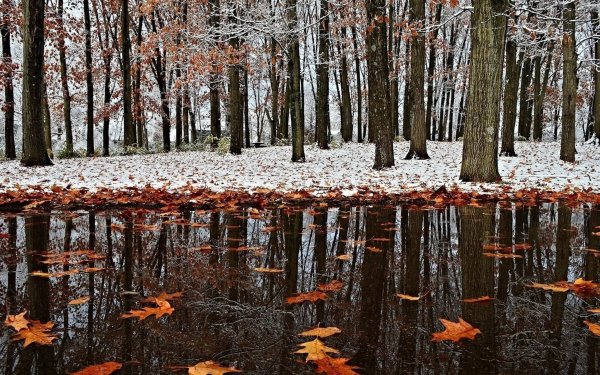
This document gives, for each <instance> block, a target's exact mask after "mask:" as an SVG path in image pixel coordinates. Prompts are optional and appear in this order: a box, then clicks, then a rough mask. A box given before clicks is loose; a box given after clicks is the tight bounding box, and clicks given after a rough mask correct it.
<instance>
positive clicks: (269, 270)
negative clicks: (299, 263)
mask: <svg viewBox="0 0 600 375" xmlns="http://www.w3.org/2000/svg"><path fill="white" fill-rule="evenodd" d="M254 271H256V272H261V273H283V270H282V269H280V268H264V267H258V268H255V269H254Z"/></svg>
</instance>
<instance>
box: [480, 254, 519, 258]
mask: <svg viewBox="0 0 600 375" xmlns="http://www.w3.org/2000/svg"><path fill="white" fill-rule="evenodd" d="M483 255H485V256H486V257H492V258H501V259H502V258H506V259H512V258H523V257H522V256H521V255H518V254H502V253H483Z"/></svg>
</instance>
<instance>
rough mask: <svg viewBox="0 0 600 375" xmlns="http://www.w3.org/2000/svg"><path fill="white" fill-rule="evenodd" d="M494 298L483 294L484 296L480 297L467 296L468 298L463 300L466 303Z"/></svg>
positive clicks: (487, 300)
mask: <svg viewBox="0 0 600 375" xmlns="http://www.w3.org/2000/svg"><path fill="white" fill-rule="evenodd" d="M493 299H494V298H491V297H490V296H483V297H479V298H467V299H463V300H462V301H463V302H465V303H477V302H489V301H491V300H493Z"/></svg>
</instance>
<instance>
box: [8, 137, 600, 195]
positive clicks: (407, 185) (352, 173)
mask: <svg viewBox="0 0 600 375" xmlns="http://www.w3.org/2000/svg"><path fill="white" fill-rule="evenodd" d="M394 147H395V157H396V166H395V167H394V168H392V169H389V170H385V171H374V170H373V169H372V164H373V154H374V146H373V145H364V144H355V143H353V144H346V145H343V147H341V148H337V149H332V150H327V151H323V150H319V149H317V148H315V147H314V146H308V147H307V148H306V157H307V161H306V163H292V162H291V161H290V158H291V149H290V147H266V148H260V149H244V150H243V154H242V155H241V156H233V155H219V154H217V153H215V152H172V153H169V154H153V155H135V156H119V157H110V158H92V159H90V158H79V159H68V160H55V165H54V166H50V167H35V168H25V167H22V166H21V165H20V164H19V162H18V161H6V162H0V176H2V177H0V192H2V191H7V190H13V189H24V188H29V187H42V188H50V187H52V186H53V185H57V186H60V187H67V186H70V187H73V188H86V189H89V190H91V191H94V190H96V189H97V188H111V189H117V190H119V189H124V188H127V187H143V186H147V185H150V186H152V187H154V188H167V189H169V190H172V191H178V192H185V191H189V190H192V189H198V188H208V189H211V190H214V191H223V190H231V189H233V190H241V191H246V192H254V191H256V190H257V189H259V191H262V190H263V189H270V190H274V191H277V192H288V191H294V190H302V189H304V190H310V191H312V192H313V193H314V194H321V193H324V192H326V191H328V190H329V189H330V188H335V187H339V188H343V189H345V191H344V193H345V194H349V195H350V194H352V192H353V191H355V189H356V188H357V187H369V189H370V190H372V191H373V190H375V191H380V192H385V193H402V192H407V191H411V190H423V189H427V188H433V189H435V188H438V187H440V186H442V185H445V186H446V187H447V188H448V189H450V188H452V187H458V188H460V189H463V190H479V191H481V190H484V189H485V190H488V189H491V190H507V187H509V188H510V190H513V191H514V190H520V189H528V188H538V189H543V190H556V191H558V190H564V189H569V188H573V189H575V188H592V189H593V191H594V192H600V147H597V146H594V145H578V147H577V150H578V154H577V162H576V163H575V164H570V163H564V162H562V161H560V160H559V150H560V145H559V144H558V143H533V142H517V144H516V151H517V153H518V154H519V156H518V157H516V158H507V157H501V158H500V173H501V175H502V179H503V182H502V183H501V184H471V183H463V182H460V181H459V179H458V176H459V172H460V161H461V154H462V143H456V142H455V143H440V142H429V143H428V150H429V155H430V156H431V160H403V157H404V155H405V154H406V152H407V151H408V142H401V143H396V144H395V146H394Z"/></svg>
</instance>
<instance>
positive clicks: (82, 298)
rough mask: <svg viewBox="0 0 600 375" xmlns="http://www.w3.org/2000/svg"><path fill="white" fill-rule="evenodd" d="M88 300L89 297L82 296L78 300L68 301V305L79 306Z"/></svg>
mask: <svg viewBox="0 0 600 375" xmlns="http://www.w3.org/2000/svg"><path fill="white" fill-rule="evenodd" d="M89 300H90V296H83V297H79V298H75V299H74V300H72V301H69V305H81V304H84V303H86V302H87V301H89Z"/></svg>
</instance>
